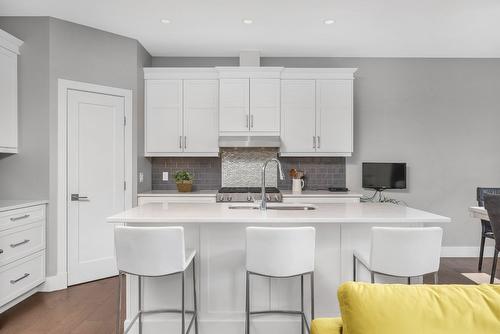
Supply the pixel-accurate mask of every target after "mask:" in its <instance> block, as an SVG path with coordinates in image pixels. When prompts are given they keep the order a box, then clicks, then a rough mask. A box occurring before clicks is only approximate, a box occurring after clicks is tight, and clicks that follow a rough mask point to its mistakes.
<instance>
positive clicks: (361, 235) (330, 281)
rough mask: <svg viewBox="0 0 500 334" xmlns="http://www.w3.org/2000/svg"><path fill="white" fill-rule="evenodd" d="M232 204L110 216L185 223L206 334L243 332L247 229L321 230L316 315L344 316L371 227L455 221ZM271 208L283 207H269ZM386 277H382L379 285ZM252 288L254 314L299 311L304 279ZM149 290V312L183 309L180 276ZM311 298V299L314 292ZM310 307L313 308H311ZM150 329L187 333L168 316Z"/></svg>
mask: <svg viewBox="0 0 500 334" xmlns="http://www.w3.org/2000/svg"><path fill="white" fill-rule="evenodd" d="M233 205H236V204H226V203H224V204H221V203H150V204H145V205H143V206H140V207H135V208H133V209H130V210H127V211H125V212H122V213H119V214H117V215H114V216H112V217H109V218H108V222H110V223H115V224H116V223H123V224H127V225H131V226H158V225H165V226H173V225H180V226H184V228H185V235H186V247H187V248H194V249H196V250H197V252H198V257H197V272H198V273H200V274H199V277H198V291H199V293H198V296H199V312H200V314H199V319H200V333H207V334H211V333H219V334H226V333H227V334H233V333H244V309H245V300H244V293H245V228H246V227H247V226H314V227H315V228H316V269H315V289H316V290H315V309H316V317H326V316H333V315H337V314H339V309H338V303H337V288H338V286H339V285H340V284H341V282H344V281H347V280H351V279H352V251H353V249H354V248H358V247H369V244H370V241H369V240H370V228H371V227H372V226H422V225H423V224H431V225H432V224H441V223H448V222H450V219H449V218H447V217H443V216H440V215H436V214H433V213H429V212H425V211H421V210H417V209H412V208H408V207H404V206H397V205H393V204H381V203H338V204H314V207H315V210H273V209H271V210H269V209H268V210H267V211H260V210H255V209H247V208H243V209H231V208H230V207H231V206H233ZM272 205H280V204H269V206H272ZM281 205H283V204H281ZM165 256H168V255H167V254H165ZM290 261H293V259H290ZM359 269H360V271H359V278H360V280H365V279H366V280H368V278H369V276H368V274H367V273H366V272H363V271H362V269H361V267H359ZM188 279H189V278H188ZM385 279H387V278H378V277H377V280H379V281H383V280H385ZM136 282H137V281H136V280H135V278H133V277H132V278H131V279H129V280H127V319H128V320H127V321H126V323H127V324H128V321H129V320H130V318H131V317H132V316H133V315H134V314H135V310H136V309H137V290H136V288H137V283H136ZM401 282H402V283H404V282H405V280H404V279H403V280H401ZM251 284H252V295H251V305H252V309H254V310H260V309H270V308H271V309H272V308H275V309H297V310H298V309H300V304H299V302H300V292H299V291H300V288H299V287H300V279H281V280H275V279H269V278H262V277H256V278H252V282H251ZM144 289H145V304H144V305H145V309H152V308H175V307H178V306H179V303H180V280H178V279H177V277H169V278H148V279H146V280H144ZM190 293H191V291H190V290H189V289H187V290H186V298H187V300H188V301H189V300H192V299H191V295H190ZM305 298H306V301H307V300H309V297H308V295H307V291H306V294H305ZM308 307H309V305H307V303H306V310H308V309H309V308H308ZM251 329H252V333H256V334H257V333H261V334H262V333H273V334H281V333H291V334H293V333H297V334H298V333H300V320H299V318H298V317H290V316H271V317H270V316H266V317H257V316H256V317H254V318H253V321H252V327H251ZM144 330H145V332H146V333H156V332H162V331H163V332H180V321H179V320H178V319H177V318H172V317H171V316H168V315H158V314H157V315H151V316H146V317H145V318H144Z"/></svg>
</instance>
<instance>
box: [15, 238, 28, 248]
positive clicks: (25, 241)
mask: <svg viewBox="0 0 500 334" xmlns="http://www.w3.org/2000/svg"><path fill="white" fill-rule="evenodd" d="M28 242H30V239H24V240H23V241H21V242H18V243H17V244H10V247H11V248H16V247H19V246H21V245H24V244H27V243H28Z"/></svg>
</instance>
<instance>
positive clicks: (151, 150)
mask: <svg viewBox="0 0 500 334" xmlns="http://www.w3.org/2000/svg"><path fill="white" fill-rule="evenodd" d="M145 125H146V129H145V133H146V140H145V141H146V150H145V152H146V155H155V154H161V153H179V152H182V137H181V136H182V80H146V119H145Z"/></svg>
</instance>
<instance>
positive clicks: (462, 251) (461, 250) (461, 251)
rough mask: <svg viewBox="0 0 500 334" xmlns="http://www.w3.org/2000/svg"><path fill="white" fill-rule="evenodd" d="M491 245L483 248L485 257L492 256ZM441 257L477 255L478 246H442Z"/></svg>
mask: <svg viewBox="0 0 500 334" xmlns="http://www.w3.org/2000/svg"><path fill="white" fill-rule="evenodd" d="M493 250H494V248H493V247H485V248H484V256H485V257H493ZM441 257H479V247H443V248H441Z"/></svg>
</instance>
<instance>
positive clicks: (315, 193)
mask: <svg viewBox="0 0 500 334" xmlns="http://www.w3.org/2000/svg"><path fill="white" fill-rule="evenodd" d="M281 193H282V194H283V196H284V197H329V198H332V197H341V198H346V197H347V198H361V197H363V195H362V194H357V193H353V192H350V191H346V192H333V191H328V190H303V191H302V193H300V194H294V193H292V191H291V190H281Z"/></svg>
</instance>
